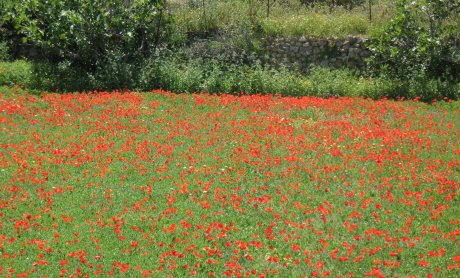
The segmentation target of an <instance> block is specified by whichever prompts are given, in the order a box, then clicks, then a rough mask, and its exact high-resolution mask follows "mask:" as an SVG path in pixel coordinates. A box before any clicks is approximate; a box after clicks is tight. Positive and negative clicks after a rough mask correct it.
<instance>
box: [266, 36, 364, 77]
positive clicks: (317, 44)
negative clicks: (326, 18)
mask: <svg viewBox="0 0 460 278" xmlns="http://www.w3.org/2000/svg"><path fill="white" fill-rule="evenodd" d="M263 43H264V45H265V49H266V50H267V53H268V56H269V61H270V64H272V65H274V66H277V67H279V66H281V65H284V66H286V67H288V68H297V69H299V70H302V71H308V69H309V67H311V66H323V67H329V68H341V67H349V68H358V69H363V68H364V67H365V59H366V58H368V57H369V56H370V55H371V52H370V50H369V49H368V48H367V46H366V43H367V39H363V38H358V37H353V36H349V37H347V38H345V39H339V38H318V37H306V36H301V37H294V38H264V39H263Z"/></svg>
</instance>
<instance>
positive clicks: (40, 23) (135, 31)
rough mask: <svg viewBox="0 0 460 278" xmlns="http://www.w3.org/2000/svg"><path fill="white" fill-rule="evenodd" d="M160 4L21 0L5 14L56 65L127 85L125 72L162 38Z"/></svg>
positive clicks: (157, 0)
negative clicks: (19, 3)
mask: <svg viewBox="0 0 460 278" xmlns="http://www.w3.org/2000/svg"><path fill="white" fill-rule="evenodd" d="M163 5H164V0H146V1H142V0H133V1H124V0H112V1H108V0H103V1H92V0H83V1H81V0H78V1H77V0H46V1H45V0H22V2H21V5H11V6H8V13H7V14H8V15H9V19H10V20H11V21H13V22H14V24H15V25H16V27H17V31H18V33H19V34H21V35H23V36H24V38H25V39H26V40H27V41H28V42H31V43H32V44H34V45H35V46H37V47H39V49H40V50H41V52H42V53H43V54H44V55H45V57H47V60H48V62H50V63H51V64H53V65H54V66H55V69H56V70H57V69H59V68H62V67H64V68H65V69H64V70H63V72H67V71H68V70H70V72H80V71H81V72H83V73H84V75H85V76H90V77H92V78H94V79H96V80H95V81H97V82H95V83H101V85H103V86H106V87H107V89H110V88H114V87H120V86H128V85H129V81H130V80H129V78H128V77H129V76H127V75H126V74H127V72H130V71H131V69H133V68H135V65H136V64H138V63H139V62H140V61H142V60H143V59H145V57H148V56H149V55H151V54H152V53H154V52H155V50H156V48H157V47H158V44H159V43H161V42H162V39H163V38H165V36H166V34H167V32H168V28H169V22H168V17H167V16H165V15H164V14H163V13H164V12H163ZM63 65H64V66H63Z"/></svg>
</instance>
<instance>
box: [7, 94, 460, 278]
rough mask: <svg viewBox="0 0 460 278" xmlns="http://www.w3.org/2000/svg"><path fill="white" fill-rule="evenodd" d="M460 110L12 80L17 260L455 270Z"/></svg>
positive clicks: (16, 265) (24, 263) (417, 272)
mask: <svg viewBox="0 0 460 278" xmlns="http://www.w3.org/2000/svg"><path fill="white" fill-rule="evenodd" d="M459 108H460V105H459V102H440V103H437V104H436V105H428V104H425V103H420V102H415V101H404V102H403V101H392V100H380V101H372V100H366V99H363V98H356V97H351V98H350V97H344V98H340V99H321V98H315V97H303V98H292V97H274V96H271V95H267V96H261V95H253V96H232V95H221V96H216V95H208V94H204V93H203V94H173V93H170V92H165V91H155V92H151V93H134V92H113V93H106V92H101V93H88V94H79V93H73V94H52V93H44V94H42V95H41V96H40V97H38V96H34V95H30V94H28V93H25V92H24V91H23V90H21V89H20V88H19V87H14V88H10V87H1V88H0V122H1V133H2V136H0V146H1V147H2V148H1V149H0V169H1V170H0V196H1V197H0V204H1V208H2V209H1V213H0V252H1V256H0V273H1V275H4V276H7V275H8V274H9V273H10V274H11V275H13V276H15V275H22V276H27V275H29V276H39V277H40V276H49V277H54V276H59V275H63V276H71V275H74V276H80V275H81V276H84V275H88V276H95V275H97V274H99V275H102V276H109V275H115V276H120V275H125V276H129V277H137V276H142V275H145V276H150V277H151V276H154V277H167V276H168V275H173V276H174V277H188V276H192V275H196V276H198V277H209V276H216V277H223V276H227V275H243V276H244V275H249V276H253V277H259V276H260V275H261V274H263V275H265V276H269V277H273V276H276V277H301V276H302V275H306V276H308V277H314V276H320V277H321V276H325V275H331V276H333V277H337V276H340V275H342V276H347V275H350V274H352V275H353V276H354V277H364V276H366V275H367V276H371V275H372V274H374V275H375V274H377V273H380V274H381V275H384V276H388V277H390V276H391V277H393V276H398V277H399V276H409V275H410V276H414V277H427V276H428V275H430V274H432V275H434V276H435V277H455V276H456V274H457V273H458V270H459V269H458V268H459V260H460V257H459V253H458V248H456V247H457V242H458V236H459V235H458V228H459V225H460V222H459V215H460V210H459V209H460V203H459V202H460V200H459V195H458V194H459V193H460V192H459V189H458V181H459V180H460V171H459V163H460V148H459V146H460V141H459V140H460V136H458V135H459V132H460V110H459Z"/></svg>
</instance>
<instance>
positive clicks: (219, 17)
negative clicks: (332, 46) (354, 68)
mask: <svg viewBox="0 0 460 278" xmlns="http://www.w3.org/2000/svg"><path fill="white" fill-rule="evenodd" d="M201 3H202V2H201V1H192V0H188V1H180V2H179V3H177V2H176V3H171V4H170V6H171V12H172V14H174V15H175V16H176V19H177V23H178V26H179V28H180V29H182V30H184V31H186V32H205V31H209V30H216V29H227V28H234V27H235V26H238V25H239V24H241V23H242V22H248V21H249V22H252V23H253V24H254V25H256V26H258V27H259V28H260V31H261V32H262V34H263V35H275V36H284V37H289V36H297V35H312V36H336V37H346V36H347V35H364V36H365V35H368V34H369V33H372V32H374V31H375V30H376V29H378V28H379V27H381V26H382V25H383V24H384V23H385V22H386V21H387V20H388V19H389V18H391V16H392V15H393V12H394V4H393V3H392V1H376V3H375V4H374V5H373V6H372V20H371V21H370V20H369V11H368V7H367V6H361V7H355V8H354V9H352V10H347V9H344V8H342V7H336V8H333V9H331V8H329V7H323V6H315V7H314V8H312V7H308V6H305V5H302V4H300V1H274V3H273V4H272V5H271V7H270V13H269V15H268V16H267V8H266V2H265V1H255V0H244V1H243V0H224V1H216V0H211V1H206V2H205V6H204V7H203V5H202V4H201Z"/></svg>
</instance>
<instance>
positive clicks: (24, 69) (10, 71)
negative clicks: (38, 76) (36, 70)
mask: <svg viewBox="0 0 460 278" xmlns="http://www.w3.org/2000/svg"><path fill="white" fill-rule="evenodd" d="M32 81H33V76H32V65H31V63H30V62H27V61H25V60H17V61H14V62H0V85H5V84H8V85H12V84H19V85H24V86H31V84H32Z"/></svg>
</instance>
